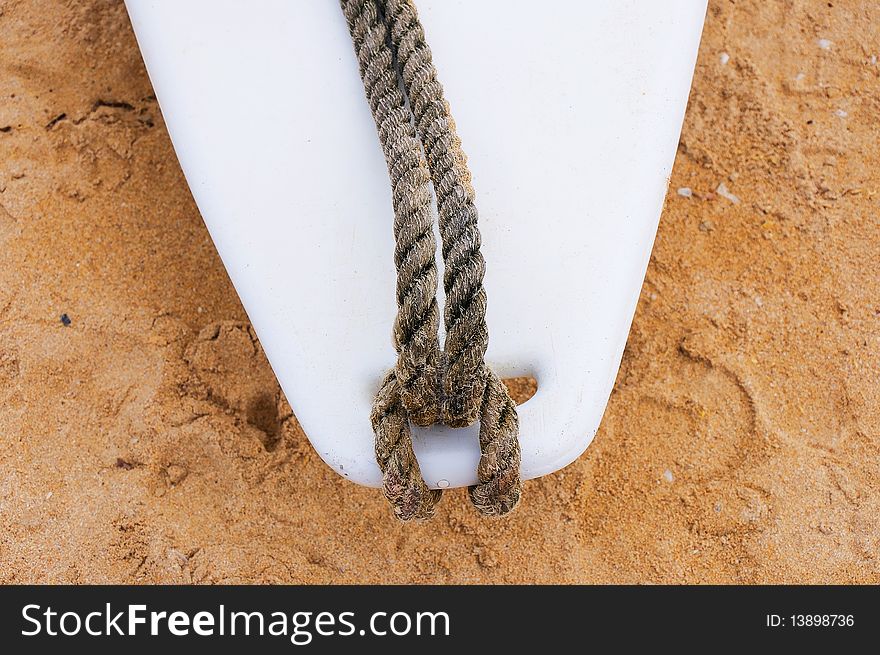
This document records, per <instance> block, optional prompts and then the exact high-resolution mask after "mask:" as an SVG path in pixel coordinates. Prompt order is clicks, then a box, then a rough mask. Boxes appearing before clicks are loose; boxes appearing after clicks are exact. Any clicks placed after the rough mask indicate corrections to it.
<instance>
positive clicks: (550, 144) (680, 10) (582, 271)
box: [126, 0, 706, 488]
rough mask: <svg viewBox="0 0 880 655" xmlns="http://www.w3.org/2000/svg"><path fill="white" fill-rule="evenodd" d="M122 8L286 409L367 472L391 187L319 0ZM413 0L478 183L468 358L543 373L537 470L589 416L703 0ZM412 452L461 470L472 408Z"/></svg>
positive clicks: (644, 234) (445, 472)
mask: <svg viewBox="0 0 880 655" xmlns="http://www.w3.org/2000/svg"><path fill="white" fill-rule="evenodd" d="M126 5H127V7H128V11H129V14H130V16H131V19H132V24H133V26H134V29H135V33H136V35H137V38H138V42H139V44H140V47H141V50H142V52H143V55H144V59H145V61H146V64H147V69H148V71H149V74H150V77H151V79H152V82H153V85H154V87H155V90H156V95H157V98H158V101H159V103H160V105H161V107H162V112H163V114H164V116H165V120H166V123H167V126H168V130H169V133H170V135H171V138H172V141H173V143H174V147H175V150H176V152H177V155H178V157H179V159H180V162H181V166H182V168H183V171H184V173H185V174H186V178H187V181H188V183H189V185H190V187H191V190H192V193H193V196H194V198H195V200H196V202H197V204H198V206H199V209H200V211H201V213H202V216H203V218H204V220H205V223H206V225H207V226H208V229H209V231H210V233H211V236H212V238H213V240H214V243H215V244H216V246H217V249H218V251H219V253H220V255H221V257H222V259H223V262H224V264H225V266H226V268H227V270H228V272H229V275H230V277H231V279H232V281H233V283H234V285H235V288H236V290H237V292H238V293H239V295H240V297H241V300H242V303H243V305H244V307H245V309H246V311H247V313H248V315H249V317H250V319H251V321H252V323H253V325H254V328H255V330H256V332H257V334H258V336H259V338H260V341H261V342H262V344H263V347H264V349H265V351H266V354H267V356H268V358H269V361H270V362H271V364H272V367H273V369H274V371H275V373H276V375H277V376H278V379H279V381H280V383H281V386H282V388H283V389H284V392H285V394H286V395H287V398H288V400H289V401H290V404H291V406H292V407H293V409H294V411H295V413H296V415H297V417H298V419H299V421H300V424H301V425H302V426H303V428H304V430H305V432H306V434H307V435H308V437H309V439H310V440H311V442H312V444H313V445H314V447H315V449H316V450H317V452H318V453H319V454H320V455H321V457H322V458H323V459H324V461H325V462H327V463H328V464H329V465H330V466H332V467H333V468H334V469H335V470H337V471H338V472H339V473H340V474H341V475H344V476H345V477H347V478H349V479H351V480H353V481H355V482H358V483H361V484H367V485H372V486H378V485H379V484H380V482H381V479H380V473H379V470H378V468H377V466H376V462H375V459H374V453H373V435H372V432H371V428H370V421H369V415H370V406H371V403H372V400H373V396H374V395H375V392H376V389H377V387H378V384H379V381H380V379H381V377H382V375H383V374H384V372H385V371H386V370H387V369H388V368H389V367H391V366H392V365H393V363H394V360H395V353H394V350H393V348H392V345H391V341H390V339H389V334H390V331H391V324H392V322H393V320H394V316H395V312H396V306H395V292H394V289H395V267H394V262H393V260H392V253H393V249H394V239H393V234H392V221H393V213H392V210H391V206H392V205H391V189H390V188H389V185H388V174H387V170H386V166H385V162H384V161H383V156H382V152H381V150H380V149H379V147H378V144H377V141H376V135H375V127H374V125H373V123H372V118H371V115H370V110H369V107H368V106H367V104H366V103H365V102H364V99H363V87H362V84H361V81H360V79H359V75H358V69H357V61H356V59H355V58H354V57H353V55H352V45H351V40H350V37H349V34H348V31H347V27H346V24H345V20H344V18H343V16H342V15H341V12H340V11H339V7H338V6H337V3H335V2H307V3H292V2H287V1H285V0H265V1H264V2H261V3H258V4H253V3H240V2H236V1H233V0H221V1H218V0H190V1H189V2H185V3H171V2H153V1H150V0H127V2H126ZM418 6H419V10H420V17H421V19H422V22H423V23H424V26H425V31H426V32H427V34H428V36H429V39H430V43H431V48H432V51H433V54H434V60H435V64H436V66H437V67H438V69H439V72H440V75H441V78H442V80H443V84H444V88H445V94H446V97H447V98H448V99H449V102H450V104H451V106H452V108H453V110H454V114H455V119H456V127H457V130H458V133H459V134H460V136H461V138H462V141H463V146H464V150H465V152H466V153H467V155H468V162H469V166H470V169H471V172H472V174H473V184H474V187H475V188H476V193H477V206H478V208H479V211H480V230H481V232H482V242H483V244H482V252H483V254H484V256H485V258H486V261H487V275H486V280H485V286H486V290H487V293H488V310H487V321H488V325H489V328H490V334H491V339H490V343H489V350H488V353H487V358H486V360H487V362H488V363H489V364H490V365H491V366H492V367H493V368H494V369H495V370H496V371H497V372H498V373H499V374H500V375H501V376H502V377H508V376H514V375H531V376H533V377H534V378H535V379H536V380H537V382H538V390H537V393H536V394H535V396H534V397H533V398H532V399H530V400H529V401H528V402H527V403H525V404H524V405H522V406H520V408H519V414H520V435H521V436H520V439H521V445H522V469H521V472H522V476H523V477H524V478H533V477H536V476H539V475H544V474H547V473H550V472H552V471H554V470H557V469H558V468H560V467H562V466H565V465H566V464H568V463H569V462H571V461H572V460H574V459H575V458H576V457H578V456H579V455H580V454H581V453H582V452H583V451H584V450H585V449H586V448H587V446H588V445H589V443H590V441H591V440H592V438H593V436H594V434H595V431H596V429H597V428H598V426H599V423H600V420H601V417H602V413H603V411H604V408H605V405H606V403H607V400H608V397H609V394H610V392H611V389H612V386H613V384H614V379H615V376H616V373H617V369H618V366H619V363H620V358H621V356H622V353H623V348H624V345H625V343H626V337H627V333H628V330H629V326H630V323H631V321H632V317H633V313H634V310H635V306H636V302H637V299H638V296H639V290H640V287H641V284H642V281H643V279H644V274H645V270H646V267H647V264H648V259H649V256H650V251H651V247H652V244H653V239H654V234H655V232H656V228H657V223H658V220H659V216H660V211H661V208H662V203H663V199H664V194H665V190H666V186H667V180H668V176H669V174H670V171H671V167H672V162H673V158H674V155H675V150H676V145H677V142H678V136H679V132H680V129H681V124H682V119H683V116H684V111H685V106H686V103H687V97H688V91H689V88H690V81H691V76H692V73H693V67H694V63H695V60H696V54H697V47H698V44H699V39H700V33H701V30H702V24H703V17H704V14H705V10H706V2H705V0H670V1H669V2H662V3H659V2H640V1H638V0H620V1H619V2H613V3H608V2H598V1H595V2H592V1H591V2H583V1H580V2H576V1H574V0H556V1H555V2H553V3H552V8H551V10H546V9H545V10H542V11H536V10H535V7H534V5H533V3H527V2H522V3H519V2H514V3H511V2H508V1H506V0H491V1H489V0H486V1H484V2H479V3H468V4H467V20H462V19H461V17H462V11H463V6H464V5H463V4H462V3H456V2H447V1H445V0H443V1H441V0H419V2H418ZM441 270H442V269H441ZM441 291H442V290H441ZM441 300H442V293H441ZM340 399H344V400H343V401H340ZM414 447H415V450H416V455H417V456H418V459H419V462H420V464H421V467H422V471H423V474H424V476H425V479H426V480H427V481H428V482H429V484H430V486H433V487H436V488H446V487H457V486H465V485H470V484H473V483H474V482H475V481H476V476H475V471H476V463H477V461H478V460H479V456H480V452H479V446H478V441H477V438H476V426H471V427H469V428H463V429H458V430H451V429H448V428H437V427H434V428H427V429H422V428H418V429H415V430H414Z"/></svg>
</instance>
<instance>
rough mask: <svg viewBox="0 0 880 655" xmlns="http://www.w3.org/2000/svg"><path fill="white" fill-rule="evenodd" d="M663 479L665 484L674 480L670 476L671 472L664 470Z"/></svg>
mask: <svg viewBox="0 0 880 655" xmlns="http://www.w3.org/2000/svg"><path fill="white" fill-rule="evenodd" d="M663 479H664V480H666V481H667V482H672V481H673V480H674V479H675V478H674V477H673V476H672V471H670V470H669V469H666V470H665V471H663Z"/></svg>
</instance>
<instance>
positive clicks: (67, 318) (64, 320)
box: [61, 314, 72, 327]
mask: <svg viewBox="0 0 880 655" xmlns="http://www.w3.org/2000/svg"><path fill="white" fill-rule="evenodd" d="M71 322H72V321H71V320H70V316H68V315H67V314H62V315H61V325H63V326H64V327H70V324H71Z"/></svg>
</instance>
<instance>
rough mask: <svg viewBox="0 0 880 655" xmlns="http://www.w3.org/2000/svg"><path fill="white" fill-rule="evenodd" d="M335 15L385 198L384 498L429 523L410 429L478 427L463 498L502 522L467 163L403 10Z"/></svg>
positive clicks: (499, 424)
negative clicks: (390, 329)
mask: <svg viewBox="0 0 880 655" xmlns="http://www.w3.org/2000/svg"><path fill="white" fill-rule="evenodd" d="M341 5H342V9H343V13H344V14H345V17H346V20H347V21H348V26H349V30H350V32H351V35H352V40H353V42H354V46H355V52H356V54H357V58H358V63H359V66H360V71H361V77H362V79H363V82H364V88H365V90H366V95H367V99H368V101H369V104H370V108H371V110H372V112H373V118H374V120H375V122H376V126H377V129H378V132H379V140H380V142H381V143H382V148H383V152H384V153H385V158H386V162H387V164H388V171H389V175H390V177H391V180H392V188H393V195H392V200H393V204H394V211H395V224H394V230H395V239H396V248H395V264H396V266H397V269H398V284H397V301H398V315H397V320H396V321H395V330H394V342H395V348H396V349H397V352H398V361H397V365H396V367H395V368H394V369H393V370H392V371H390V372H389V373H388V374H386V376H385V378H384V380H383V382H382V386H381V388H380V390H379V393H378V395H377V397H376V401H375V403H374V406H373V411H372V413H371V421H372V424H373V429H374V432H375V435H376V444H375V446H376V458H377V461H378V463H379V466H380V468H381V469H382V472H383V487H384V490H385V495H386V497H387V498H388V499H389V501H390V502H391V503H392V505H393V506H394V508H395V513H396V514H397V516H398V517H399V518H401V519H403V520H409V519H424V518H428V517H430V516H431V515H432V514H433V511H434V506H435V505H436V503H437V502H438V501H439V499H440V492H439V491H436V490H430V489H428V488H427V486H426V485H425V483H424V481H423V479H422V477H421V473H420V470H419V467H418V462H417V460H416V458H415V455H414V453H413V450H412V440H411V435H410V432H409V420H410V419H411V420H412V421H413V422H414V423H417V424H419V425H428V424H431V423H434V422H437V421H438V420H442V422H443V423H445V424H447V425H449V426H451V427H464V426H467V425H470V424H471V423H473V422H474V420H476V419H477V418H479V420H480V437H479V439H480V450H481V457H480V463H479V466H478V469H477V477H478V480H479V483H478V484H477V485H474V486H472V487H471V488H470V489H469V494H470V498H471V501H472V503H473V504H474V505H475V507H476V508H477V509H478V510H479V511H480V512H482V513H483V514H486V515H493V516H500V515H503V514H506V513H507V512H509V511H510V510H512V509H513V508H514V507H515V506H516V504H517V502H518V501H519V498H520V494H521V483H520V479H519V463H520V447H519V440H518V434H519V421H518V418H517V413H516V405H515V403H514V402H513V400H512V399H511V397H510V395H509V393H508V391H507V388H506V387H505V386H504V384H503V382H502V381H501V379H500V378H499V377H498V376H497V375H496V374H495V373H494V372H492V371H491V369H489V367H488V366H487V365H486V363H485V361H484V357H485V353H486V348H487V346H488V339H489V333H488V328H487V326H486V318H485V314H486V292H485V289H484V288H483V277H484V275H485V270H486V264H485V260H484V259H483V256H482V254H481V253H480V233H479V229H478V226H477V219H478V215H477V210H476V205H475V202H474V191H473V188H472V186H471V178H470V172H469V170H468V168H467V159H466V157H465V155H464V152H463V151H462V149H461V140H460V139H459V137H458V135H457V134H456V132H455V123H454V121H453V120H452V117H451V113H450V110H449V105H448V103H447V102H446V100H445V99H444V97H443V89H442V86H441V85H440V83H439V81H438V80H437V74H436V70H435V68H434V65H433V63H432V59H431V52H430V49H429V48H428V46H427V43H426V42H425V39H424V31H423V29H422V27H421V24H420V23H419V21H418V17H417V15H416V11H415V8H414V6H413V5H412V2H411V1H410V0H341ZM401 85H402V87H403V89H404V91H405V93H406V96H407V97H406V98H404V95H403V93H401V91H400V86H401ZM406 99H408V100H409V102H410V107H407V106H406ZM417 136H418V139H417V138H416V137H417ZM419 139H420V142H421V143H419ZM420 146H421V147H420ZM422 148H423V149H424V154H423V153H422ZM428 179H430V180H431V181H432V182H433V184H434V189H435V191H436V193H437V199H438V200H437V202H438V213H439V216H440V233H441V237H442V240H443V249H442V254H443V260H444V264H445V273H444V289H445V291H446V307H445V310H444V320H445V325H446V331H447V336H446V342H445V344H444V350H443V356H442V361H441V362H440V365H439V366H438V359H439V358H440V355H439V342H438V340H437V325H438V318H437V305H436V300H435V298H434V296H435V294H436V284H437V280H436V268H435V265H434V262H433V258H434V251H435V249H436V244H435V243H434V238H433V234H432V231H431V221H430V192H429V190H428V186H427V182H428ZM429 260H430V261H429ZM432 384H433V389H434V393H433V394H432V392H431V388H432ZM438 403H439V405H438Z"/></svg>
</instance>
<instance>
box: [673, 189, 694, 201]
mask: <svg viewBox="0 0 880 655" xmlns="http://www.w3.org/2000/svg"><path fill="white" fill-rule="evenodd" d="M676 193H678V195H680V196H681V197H682V198H690V197H691V196H692V195H694V192H693V191H691V189H690V187H686V186H683V187H679V189H678V191H677V192H676Z"/></svg>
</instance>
